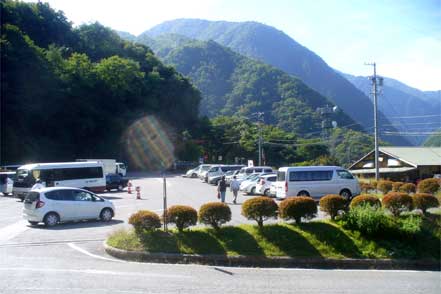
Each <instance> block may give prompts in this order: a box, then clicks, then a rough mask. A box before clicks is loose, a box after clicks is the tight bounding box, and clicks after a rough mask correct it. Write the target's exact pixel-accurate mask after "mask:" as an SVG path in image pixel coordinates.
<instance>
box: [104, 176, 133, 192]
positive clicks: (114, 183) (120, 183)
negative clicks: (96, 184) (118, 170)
mask: <svg viewBox="0 0 441 294" xmlns="http://www.w3.org/2000/svg"><path fill="white" fill-rule="evenodd" d="M128 183H129V180H128V179H126V178H123V177H122V176H121V175H119V174H108V175H106V190H107V191H110V190H114V189H116V190H118V191H122V190H124V188H125V187H127V184H128Z"/></svg>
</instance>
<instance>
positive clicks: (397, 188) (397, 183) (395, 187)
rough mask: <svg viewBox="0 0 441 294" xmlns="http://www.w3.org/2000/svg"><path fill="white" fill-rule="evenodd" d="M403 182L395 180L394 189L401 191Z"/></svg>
mask: <svg viewBox="0 0 441 294" xmlns="http://www.w3.org/2000/svg"><path fill="white" fill-rule="evenodd" d="M403 184H404V183H403V182H393V183H392V191H394V192H400V187H401V186H402V185H403Z"/></svg>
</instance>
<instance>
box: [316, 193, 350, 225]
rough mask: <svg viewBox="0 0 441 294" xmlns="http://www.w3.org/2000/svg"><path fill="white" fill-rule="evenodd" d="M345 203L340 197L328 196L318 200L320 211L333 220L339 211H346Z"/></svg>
mask: <svg viewBox="0 0 441 294" xmlns="http://www.w3.org/2000/svg"><path fill="white" fill-rule="evenodd" d="M346 204H347V201H346V199H345V198H343V197H342V196H340V195H335V194H329V195H326V196H324V197H322V198H321V199H320V210H321V211H324V212H326V213H328V214H329V215H330V216H331V219H332V220H334V219H335V217H336V216H337V215H338V212H339V211H342V210H343V211H344V210H346Z"/></svg>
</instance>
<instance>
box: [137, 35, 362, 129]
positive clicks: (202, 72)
mask: <svg viewBox="0 0 441 294" xmlns="http://www.w3.org/2000/svg"><path fill="white" fill-rule="evenodd" d="M144 42H145V44H147V45H149V46H150V47H151V48H152V49H153V50H154V51H155V53H156V54H157V55H158V56H159V57H160V58H161V59H162V60H163V61H164V62H166V63H167V64H170V65H173V66H174V67H175V68H176V69H177V70H178V71H179V72H180V73H182V74H184V75H185V76H187V77H189V78H190V79H191V81H192V82H193V83H194V84H195V86H196V87H197V88H198V89H199V90H200V91H201V92H202V94H203V95H202V96H203V99H202V101H201V108H200V109H201V113H202V114H203V115H207V116H209V117H215V116H218V115H227V116H231V115H243V116H250V115H251V114H253V113H255V112H261V111H263V112H265V122H266V123H269V124H274V125H276V126H278V127H281V128H282V129H284V130H286V131H290V132H294V133H296V134H299V135H302V134H303V135H304V136H306V137H308V136H311V135H310V133H314V136H317V135H318V134H319V133H320V131H321V130H322V128H321V123H322V120H323V117H322V116H321V115H320V114H319V113H318V112H317V111H316V109H317V108H318V107H324V106H326V105H329V106H333V105H334V104H333V103H332V102H331V101H329V100H328V99H326V98H325V97H323V96H322V95H320V94H319V93H317V92H315V91H314V90H312V89H310V88H309V87H308V86H306V85H305V84H304V83H303V82H302V81H301V80H299V79H297V78H295V77H293V76H290V75H288V74H286V73H284V72H283V71H281V70H279V69H277V68H274V67H272V66H269V65H266V64H264V63H261V62H258V61H255V60H252V59H250V58H247V57H245V56H242V55H240V54H238V53H235V52H233V51H232V50H230V49H228V48H226V47H223V46H221V45H219V44H218V43H216V42H213V41H208V42H205V41H195V40H191V39H188V38H186V37H184V36H180V35H162V36H160V37H158V38H154V39H152V38H148V39H144ZM332 119H333V120H336V121H337V122H338V124H339V125H341V126H343V125H353V126H354V125H356V123H355V122H354V121H353V120H352V119H351V118H350V117H348V116H347V115H346V114H345V113H343V112H338V113H337V114H334V115H333V116H332ZM308 134H309V135H308Z"/></svg>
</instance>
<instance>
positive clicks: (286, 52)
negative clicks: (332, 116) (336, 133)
mask: <svg viewBox="0 0 441 294" xmlns="http://www.w3.org/2000/svg"><path fill="white" fill-rule="evenodd" d="M170 33H171V34H180V35H185V36H187V37H190V38H194V39H199V40H210V39H211V40H214V41H216V42H218V43H220V44H221V45H223V46H226V47H229V48H231V49H232V50H234V51H236V52H238V53H240V54H243V55H245V56H248V57H251V58H254V59H257V60H260V61H263V62H264V63H267V64H270V65H272V66H275V67H277V68H279V69H281V70H283V71H285V72H286V73H288V74H292V75H295V76H297V77H299V78H300V79H301V80H302V81H304V82H305V83H306V84H307V85H308V86H309V87H311V88H312V89H314V90H316V91H318V92H319V93H320V94H322V95H323V96H325V97H328V98H329V99H331V100H332V101H333V102H334V103H336V104H337V105H338V106H339V107H340V108H341V109H342V110H343V111H344V112H345V113H347V114H348V115H350V116H351V117H352V119H354V120H355V121H357V122H359V123H361V125H362V126H363V127H364V128H365V129H367V130H368V129H370V128H371V127H372V126H373V106H372V103H371V102H370V100H369V98H368V97H366V95H364V94H363V93H362V92H361V91H360V90H358V89H357V88H356V87H354V86H353V85H352V84H351V83H350V82H348V81H347V80H346V79H345V78H343V77H342V76H340V75H339V74H338V73H336V72H335V71H334V70H333V69H332V68H331V67H329V66H328V65H327V64H326V63H325V62H324V61H323V60H322V59H321V58H320V57H319V56H318V55H316V54H315V53H314V52H312V51H310V50H308V49H307V48H305V47H304V46H302V45H300V44H299V43H297V42H296V41H294V40H293V39H291V38H290V37H289V36H288V35H286V34H285V33H283V32H282V31H279V30H277V29H275V28H273V27H270V26H267V25H263V24H260V23H257V22H240V23H235V22H226V21H207V20H199V19H178V20H173V21H167V22H164V23H162V24H160V25H157V26H155V27H153V28H152V29H150V30H148V31H146V32H144V33H142V34H141V35H140V36H139V37H138V38H142V37H144V36H146V35H147V36H150V37H157V36H160V35H162V34H170ZM379 117H380V120H381V121H383V123H385V124H390V123H389V122H388V121H387V119H386V118H385V117H384V116H383V115H382V114H381V113H380V115H379ZM388 139H389V141H391V142H393V143H394V144H396V145H406V144H408V142H407V141H406V140H405V139H403V138H400V137H389V138H388Z"/></svg>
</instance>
